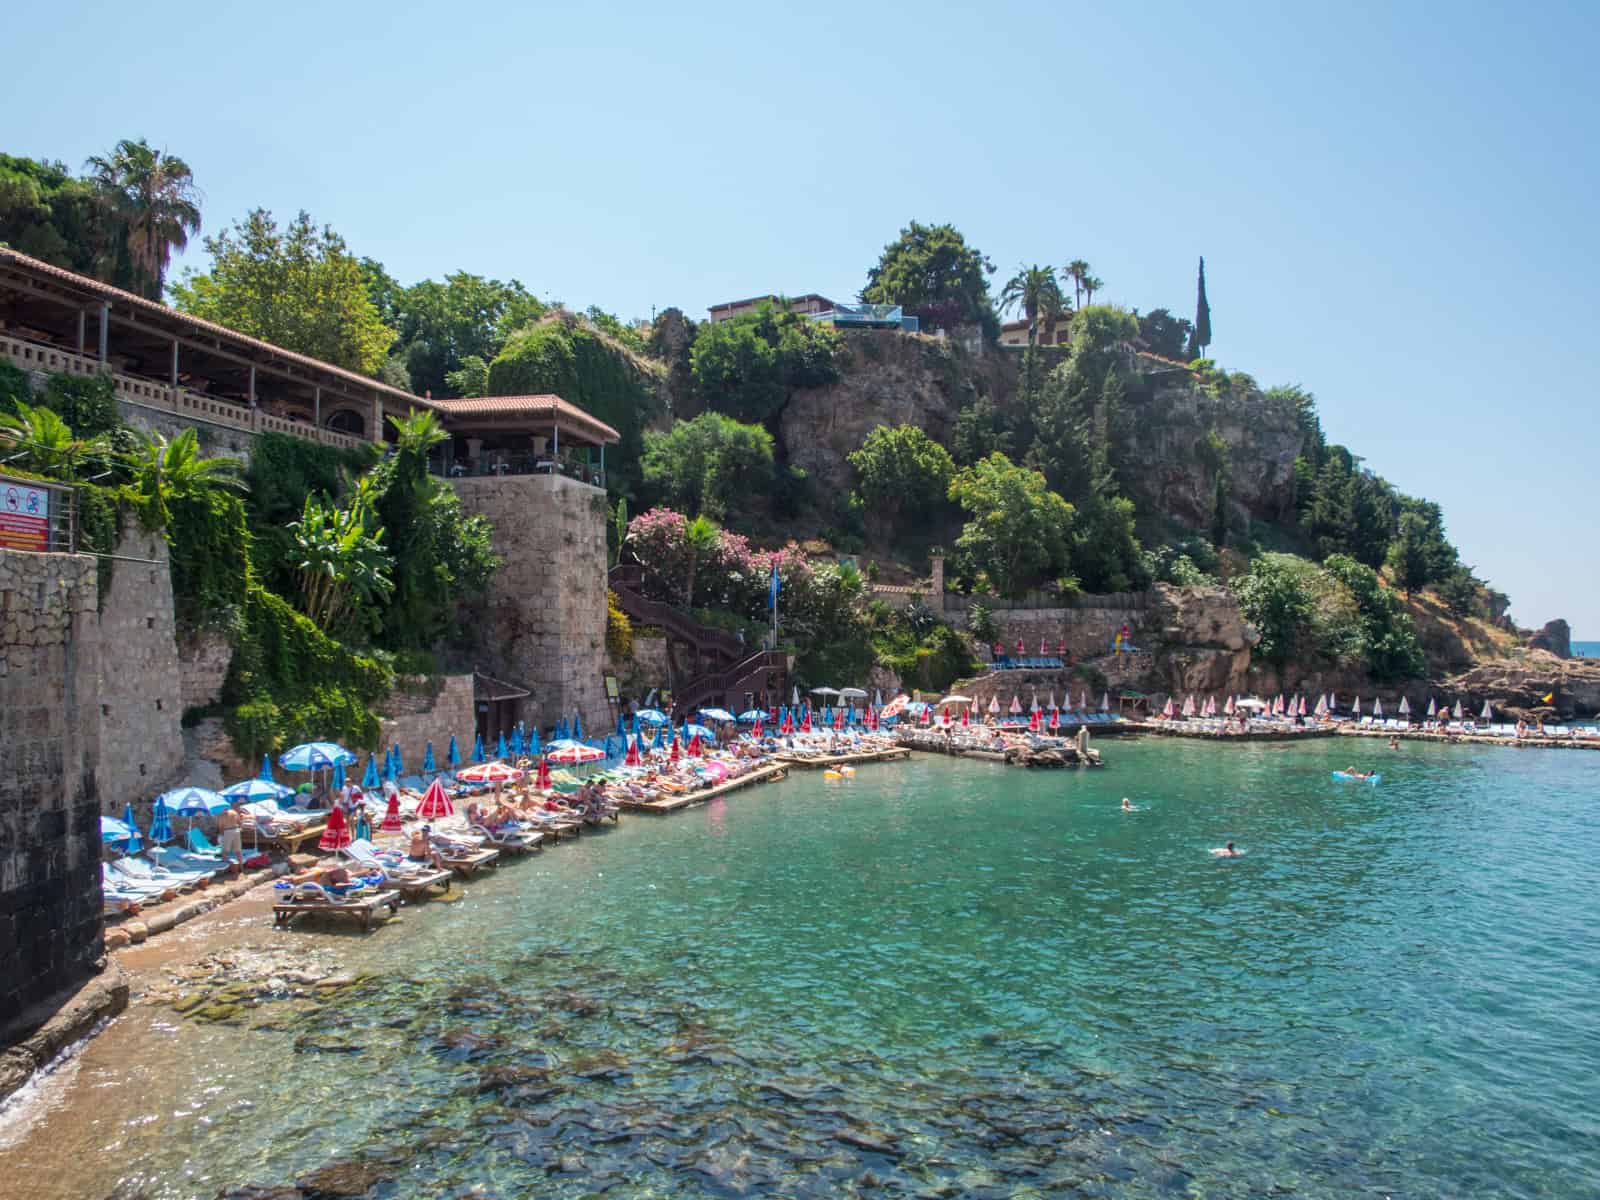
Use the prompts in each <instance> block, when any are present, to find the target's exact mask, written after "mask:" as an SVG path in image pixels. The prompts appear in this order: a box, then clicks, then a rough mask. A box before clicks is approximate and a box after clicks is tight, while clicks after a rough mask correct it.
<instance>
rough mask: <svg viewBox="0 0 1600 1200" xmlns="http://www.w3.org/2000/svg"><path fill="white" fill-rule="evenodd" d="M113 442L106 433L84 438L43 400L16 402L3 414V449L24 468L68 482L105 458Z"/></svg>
mask: <svg viewBox="0 0 1600 1200" xmlns="http://www.w3.org/2000/svg"><path fill="white" fill-rule="evenodd" d="M109 446H110V443H109V442H108V441H107V439H106V438H105V436H104V435H103V434H101V435H96V436H94V437H88V438H80V437H78V436H77V435H76V434H75V433H74V432H73V431H72V427H71V426H69V425H68V424H67V423H66V422H65V421H64V420H62V419H61V415H60V414H59V413H57V412H56V411H55V410H54V409H52V408H47V407H45V406H44V405H43V404H40V405H32V404H29V403H27V401H25V400H18V401H15V402H14V410H13V411H11V412H8V413H4V414H0V453H3V454H4V456H5V460H6V462H7V463H8V464H11V465H14V466H16V467H18V468H20V469H21V470H24V471H33V472H36V473H38V474H40V475H48V476H49V477H50V478H51V479H61V480H66V481H68V482H72V481H76V480H80V479H82V478H83V477H84V476H85V474H86V473H88V470H89V468H90V467H91V465H95V466H97V465H99V464H101V463H103V462H104V460H105V456H106V454H107V453H108V450H109Z"/></svg>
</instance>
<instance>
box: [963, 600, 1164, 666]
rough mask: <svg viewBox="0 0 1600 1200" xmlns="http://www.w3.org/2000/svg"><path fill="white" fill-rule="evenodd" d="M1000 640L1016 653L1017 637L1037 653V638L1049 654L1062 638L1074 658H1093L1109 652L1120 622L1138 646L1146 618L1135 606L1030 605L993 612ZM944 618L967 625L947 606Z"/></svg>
mask: <svg viewBox="0 0 1600 1200" xmlns="http://www.w3.org/2000/svg"><path fill="white" fill-rule="evenodd" d="M993 617H994V624H995V628H996V629H997V630H999V633H1000V641H1001V642H1002V644H1004V646H1005V647H1006V650H1007V651H1008V652H1010V653H1013V654H1014V653H1015V652H1016V645H1017V639H1018V638H1021V639H1022V642H1023V645H1024V646H1025V647H1026V652H1027V653H1028V654H1030V655H1034V654H1038V653H1039V639H1040V638H1043V639H1044V640H1045V642H1046V643H1047V644H1048V645H1049V648H1050V653H1051V654H1055V653H1056V647H1057V646H1058V645H1059V644H1060V643H1061V641H1062V640H1063V639H1065V641H1066V643H1067V653H1068V654H1069V655H1071V656H1072V657H1073V658H1074V659H1083V658H1093V657H1095V656H1097V655H1101V654H1109V653H1110V652H1111V649H1112V646H1113V644H1114V642H1115V640H1116V636H1117V633H1118V632H1119V631H1120V630H1121V629H1122V627H1123V626H1124V625H1127V627H1128V632H1129V634H1130V635H1131V636H1132V638H1133V641H1134V644H1135V645H1138V643H1139V638H1140V636H1141V632H1142V629H1143V626H1144V623H1145V621H1146V614H1145V612H1144V610H1142V609H1139V608H1131V607H1130V608H1030V609H1014V610H1012V611H1011V612H996V613H994V614H993ZM945 620H947V621H949V622H950V623H951V624H952V625H954V626H956V627H957V628H958V629H965V628H966V627H967V623H968V622H967V614H966V612H965V611H961V610H958V609H956V607H955V606H954V605H952V606H950V608H948V609H947V610H946V612H945Z"/></svg>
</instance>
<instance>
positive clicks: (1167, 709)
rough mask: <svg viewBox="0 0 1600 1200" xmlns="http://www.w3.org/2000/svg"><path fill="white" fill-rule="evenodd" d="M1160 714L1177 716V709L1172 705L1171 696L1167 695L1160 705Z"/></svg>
mask: <svg viewBox="0 0 1600 1200" xmlns="http://www.w3.org/2000/svg"><path fill="white" fill-rule="evenodd" d="M1161 715H1162V716H1164V717H1173V716H1177V710H1176V709H1174V708H1173V707H1172V697H1171V696H1168V697H1167V702H1166V703H1165V704H1164V705H1162V706H1161Z"/></svg>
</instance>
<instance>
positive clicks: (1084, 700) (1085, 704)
mask: <svg viewBox="0 0 1600 1200" xmlns="http://www.w3.org/2000/svg"><path fill="white" fill-rule="evenodd" d="M1078 711H1079V712H1088V711H1089V697H1088V696H1087V695H1085V694H1084V693H1083V692H1079V693H1078Z"/></svg>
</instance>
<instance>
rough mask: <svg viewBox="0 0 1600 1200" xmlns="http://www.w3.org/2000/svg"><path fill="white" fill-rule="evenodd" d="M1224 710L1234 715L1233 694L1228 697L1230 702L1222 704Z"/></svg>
mask: <svg viewBox="0 0 1600 1200" xmlns="http://www.w3.org/2000/svg"><path fill="white" fill-rule="evenodd" d="M1222 711H1223V712H1225V713H1227V714H1228V715H1229V716H1230V717H1231V716H1233V697H1232V696H1229V697H1228V702H1227V703H1226V704H1224V705H1223V706H1222Z"/></svg>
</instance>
